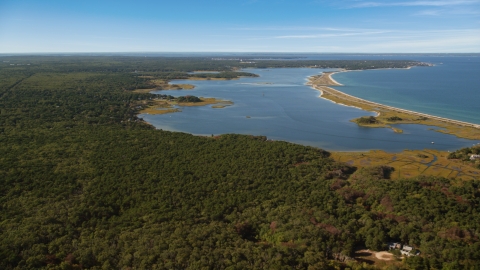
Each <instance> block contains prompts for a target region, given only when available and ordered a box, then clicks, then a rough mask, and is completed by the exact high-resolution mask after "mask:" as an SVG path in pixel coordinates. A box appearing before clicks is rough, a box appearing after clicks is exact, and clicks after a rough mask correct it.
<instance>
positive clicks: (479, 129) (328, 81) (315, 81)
mask: <svg viewBox="0 0 480 270" xmlns="http://www.w3.org/2000/svg"><path fill="white" fill-rule="evenodd" d="M331 74H333V73H332V72H326V73H323V74H322V75H319V76H313V77H311V78H310V80H309V82H308V84H309V85H312V87H313V88H314V89H317V90H319V91H320V92H321V97H322V98H325V99H328V100H331V101H333V102H335V103H339V104H343V105H346V106H352V107H357V108H360V109H362V110H366V111H373V112H376V113H377V116H376V117H375V118H376V121H377V122H376V123H373V124H361V125H362V126H366V127H375V128H385V127H386V128H391V129H393V130H394V131H395V132H397V133H402V130H401V129H398V128H395V127H393V126H392V125H395V124H422V125H429V126H435V127H438V129H434V130H435V131H438V132H442V133H447V134H452V135H455V136H457V137H460V138H466V139H474V140H478V139H480V125H477V124H472V123H467V122H462V121H457V120H452V119H447V118H442V117H437V116H433V115H427V114H423V113H417V112H414V111H408V110H404V109H399V108H395V107H391V106H386V105H383V104H379V103H375V102H371V101H368V100H364V99H361V98H357V97H354V96H351V95H348V94H345V93H343V92H341V91H338V90H336V89H333V88H331V87H328V86H329V85H330V86H340V84H339V83H338V82H336V81H334V80H333V79H332V78H331ZM392 117H395V118H397V119H398V118H400V119H401V120H396V121H392V120H390V119H391V118H392ZM389 118H390V119H389ZM356 120H357V119H353V120H352V121H354V122H356Z"/></svg>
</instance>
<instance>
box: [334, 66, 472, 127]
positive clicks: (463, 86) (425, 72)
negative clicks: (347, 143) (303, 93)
mask: <svg viewBox="0 0 480 270" xmlns="http://www.w3.org/2000/svg"><path fill="white" fill-rule="evenodd" d="M425 60H427V61H428V62H430V63H434V64H435V66H434V67H414V68H412V69H395V70H394V69H384V70H366V71H362V72H345V73H338V74H335V75H333V78H334V79H335V80H337V81H339V82H341V83H342V84H345V86H343V87H338V88H337V89H339V90H341V91H343V92H345V93H348V94H351V95H354V96H357V97H360V98H364V99H367V100H371V101H374V102H378V103H382V104H386V105H390V106H394V107H399V108H403V109H408V110H413V111H417V112H422V113H427V114H432V115H436V116H441V117H446V118H451V119H456V120H460V121H465V122H470V123H476V124H480V57H430V58H429V59H425Z"/></svg>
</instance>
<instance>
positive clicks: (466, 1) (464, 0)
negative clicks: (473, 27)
mask: <svg viewBox="0 0 480 270" xmlns="http://www.w3.org/2000/svg"><path fill="white" fill-rule="evenodd" d="M478 3H480V1H476V0H459V1H452V0H450V1H402V2H390V3H389V2H363V3H358V4H353V5H350V7H351V8H368V7H446V6H460V5H471V4H478Z"/></svg>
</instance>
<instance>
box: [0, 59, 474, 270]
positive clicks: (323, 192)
mask: <svg viewBox="0 0 480 270" xmlns="http://www.w3.org/2000/svg"><path fill="white" fill-rule="evenodd" d="M0 60H1V61H2V62H0V181H1V182H0V194H1V196H0V268H1V269H38V268H45V269H47V268H48V269H120V268H125V269H127V268H129V267H130V268H136V269H200V268H207V269H245V268H251V269H269V268H276V269H277V268H278V269H292V268H293V269H307V268H309V267H310V268H309V269H338V268H350V269H369V268H373V267H379V266H378V265H377V266H368V265H364V264H361V263H355V262H353V261H349V262H340V261H335V260H333V258H334V257H335V258H338V254H341V255H344V256H348V257H352V256H353V255H354V251H355V250H356V248H358V247H366V248H369V249H372V250H382V249H384V248H385V247H386V246H385V245H386V243H387V242H388V241H398V242H402V243H404V244H410V245H412V246H414V247H415V248H416V249H418V250H420V251H421V256H417V257H410V258H407V259H406V260H405V262H404V263H403V264H402V265H401V266H398V267H403V268H405V269H479V265H480V241H479V235H480V225H479V224H480V214H479V210H480V207H479V205H480V201H479V200H480V199H479V198H480V181H478V180H475V181H469V182H458V181H454V180H449V179H443V178H435V177H420V178H416V179H404V180H399V181H392V180H389V179H388V174H389V173H388V172H389V168H388V167H382V166H380V167H372V168H363V169H358V170H357V169H356V168H353V167H350V166H348V165H346V164H343V163H337V162H334V161H333V160H332V159H330V158H329V153H328V152H326V151H323V150H320V149H317V148H312V147H306V146H301V145H295V144H291V143H287V142H274V141H269V140H267V139H266V138H265V137H258V136H245V135H233V134H226V135H222V136H218V137H208V138H207V137H198V136H192V135H190V134H185V133H176V132H167V131H162V130H155V129H154V128H153V127H151V126H150V125H148V124H147V123H145V122H143V121H142V120H141V119H139V118H137V116H136V114H137V112H138V110H140V109H141V107H142V105H141V104H142V101H145V100H148V99H150V98H152V97H153V95H152V94H140V93H133V92H132V91H131V90H133V89H136V88H137V86H138V85H139V84H143V83H145V81H146V80H147V79H145V78H142V77H141V76H140V75H145V74H148V75H150V76H156V77H158V78H160V77H161V78H167V79H168V78H170V77H169V76H171V78H176V77H178V76H184V75H183V74H186V73H188V72H191V71H195V70H204V71H207V70H211V71H225V72H227V73H228V74H231V73H232V72H235V69H236V68H238V67H239V66H240V64H239V63H238V61H233V60H229V61H227V60H225V61H216V60H211V59H205V58H161V57H158V58H152V57H151V58H141V57H89V56H82V57H77V56H76V57H56V56H22V57H1V58H0ZM255 62H256V63H255V65H254V66H255V67H281V66H289V67H304V66H315V65H317V66H318V67H320V66H322V67H323V66H328V67H331V68H352V67H355V68H358V69H363V68H370V67H371V66H373V65H375V67H381V66H382V65H383V66H392V65H393V67H405V65H413V64H415V62H413V61H366V62H363V61H302V60H300V61H293V60H289V61H281V60H269V61H255ZM28 64H30V65H28ZM242 65H245V64H242ZM369 66H370V67H369ZM179 74H180V75H179ZM392 267H393V268H392ZM395 267H397V266H391V269H397V268H395Z"/></svg>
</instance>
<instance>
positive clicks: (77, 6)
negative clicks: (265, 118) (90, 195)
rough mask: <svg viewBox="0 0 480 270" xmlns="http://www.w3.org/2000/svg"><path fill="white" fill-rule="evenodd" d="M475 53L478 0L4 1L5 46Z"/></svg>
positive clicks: (1, 48) (479, 40) (1, 36)
mask: <svg viewBox="0 0 480 270" xmlns="http://www.w3.org/2000/svg"><path fill="white" fill-rule="evenodd" d="M55 52H62V53H63V52H308V53H479V52H480V0H424V1H419V0H382V1H380V0H370V1H368V0H367V1H363V0H329V1H324V0H158V1H147V0H135V1H133V0H131V1H125V0H115V1H112V0H95V1H91V0H0V53H55Z"/></svg>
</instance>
